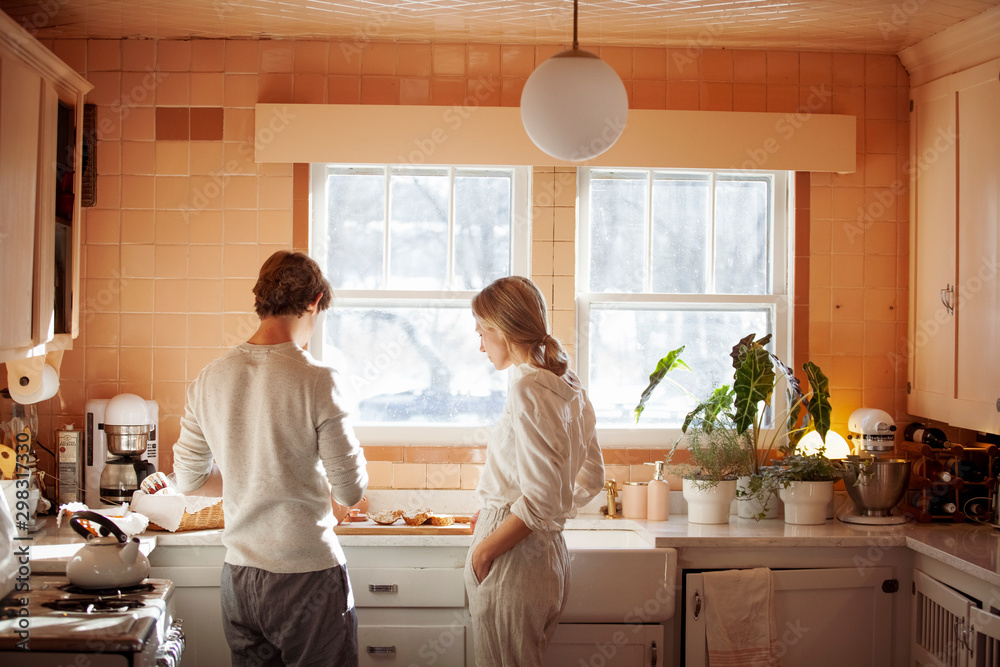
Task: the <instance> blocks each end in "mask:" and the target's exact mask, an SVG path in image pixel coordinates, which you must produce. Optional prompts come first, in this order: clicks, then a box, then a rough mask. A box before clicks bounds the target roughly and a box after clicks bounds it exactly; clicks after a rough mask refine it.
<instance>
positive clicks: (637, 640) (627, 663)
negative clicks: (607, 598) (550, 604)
mask: <svg viewBox="0 0 1000 667" xmlns="http://www.w3.org/2000/svg"><path fill="white" fill-rule="evenodd" d="M619 620H620V619H619ZM665 655H666V653H665V651H664V646H663V626H662V625H659V624H637V625H624V624H622V623H560V624H559V626H558V627H557V628H556V632H555V634H554V635H553V636H552V640H551V641H550V642H549V647H548V649H547V650H546V651H545V657H544V658H543V660H542V666H543V667H566V666H567V665H574V666H575V665H583V666H585V667H589V666H590V665H601V666H602V667H655V665H662V664H669V663H664V656H665Z"/></svg>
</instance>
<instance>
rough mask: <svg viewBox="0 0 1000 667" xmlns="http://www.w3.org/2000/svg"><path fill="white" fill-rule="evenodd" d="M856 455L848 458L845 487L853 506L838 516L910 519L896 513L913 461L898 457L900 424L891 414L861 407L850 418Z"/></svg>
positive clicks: (872, 521) (876, 521)
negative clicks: (897, 432) (897, 423)
mask: <svg viewBox="0 0 1000 667" xmlns="http://www.w3.org/2000/svg"><path fill="white" fill-rule="evenodd" d="M847 429H848V431H850V435H849V436H848V437H849V438H850V439H851V440H852V441H853V442H854V445H855V454H854V455H852V456H849V457H847V460H846V461H844V486H845V488H846V489H847V495H848V496H849V497H850V499H851V501H852V502H853V507H849V508H847V509H846V510H845V511H843V512H841V514H839V515H838V517H837V518H838V519H840V520H841V521H845V522H847V523H860V524H865V525H876V526H878V525H893V524H900V523H905V522H906V521H907V518H906V517H905V516H903V515H900V514H899V513H896V512H894V510H895V507H896V505H898V504H899V501H900V500H902V498H903V494H904V493H905V492H906V487H907V485H908V484H909V481H910V465H911V463H910V461H908V460H906V459H898V458H895V456H894V452H895V447H896V424H895V422H894V421H893V419H892V417H891V416H890V415H889V413H887V412H885V411H883V410H878V409H875V408H859V409H857V410H855V411H854V412H852V413H851V416H850V417H849V418H848V420H847Z"/></svg>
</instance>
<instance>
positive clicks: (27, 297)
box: [0, 12, 92, 361]
mask: <svg viewBox="0 0 1000 667" xmlns="http://www.w3.org/2000/svg"><path fill="white" fill-rule="evenodd" d="M91 88H92V86H91V85H90V84H89V83H88V82H87V81H86V80H84V79H83V78H82V77H81V76H80V75H79V74H77V73H76V72H74V71H73V70H72V69H71V68H70V67H69V66H67V65H66V64H65V63H63V62H62V61H61V60H59V59H58V58H56V57H55V56H54V55H53V54H52V53H50V52H49V51H48V50H47V49H45V48H44V47H43V46H42V45H41V44H40V43H39V42H38V41H37V40H35V39H34V38H33V37H31V36H30V35H29V34H28V33H27V32H26V31H25V30H24V29H23V28H21V26H19V25H18V24H17V23H15V22H14V21H13V20H11V19H10V17H8V16H7V15H6V14H4V13H2V12H0V201H3V202H4V215H3V216H2V217H0V239H2V240H3V242H2V243H0V263H2V266H3V271H4V272H3V278H4V285H3V290H0V312H2V313H3V314H4V316H3V317H2V318H0V361H7V360H10V359H19V358H25V357H28V356H36V355H38V354H40V353H43V352H47V351H53V350H59V349H68V348H70V347H72V340H73V338H75V337H76V336H77V335H78V332H79V330H78V316H79V293H80V290H79V267H80V242H81V224H80V223H81V221H80V199H81V197H80V193H81V190H82V167H83V150H82V149H83V126H84V123H83V113H84V103H83V100H84V95H85V94H86V93H87V92H88V91H89V90H90V89H91ZM90 166H92V164H91V165H90Z"/></svg>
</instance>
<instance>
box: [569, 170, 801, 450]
mask: <svg viewBox="0 0 1000 667" xmlns="http://www.w3.org/2000/svg"><path fill="white" fill-rule="evenodd" d="M579 179H580V188H579V192H580V199H579V206H580V230H579V234H578V252H579V258H578V276H577V290H578V292H577V352H578V357H579V361H578V366H579V370H580V373H581V376H582V378H583V379H584V382H585V383H586V385H587V387H588V391H589V393H590V397H591V399H592V400H593V403H594V407H595V410H596V411H597V417H598V425H599V426H601V427H602V429H610V431H607V432H608V433H609V434H611V435H612V438H611V441H614V440H616V438H615V437H614V435H613V430H614V429H624V428H625V427H628V426H630V425H632V424H633V423H634V418H633V413H632V411H633V408H635V406H636V404H637V403H638V401H639V396H640V394H641V393H642V390H643V389H644V388H645V387H646V384H647V382H648V376H649V373H650V372H651V371H652V370H653V368H654V367H655V366H656V362H657V361H658V360H659V359H660V358H661V357H663V356H664V355H666V354H667V352H669V351H670V350H673V349H676V348H678V347H680V346H682V345H683V346H685V349H684V352H683V354H682V358H683V359H684V360H685V361H686V362H687V363H688V364H689V365H690V366H691V368H692V370H693V371H694V372H693V373H688V372H686V371H683V370H681V371H674V372H673V373H671V375H669V376H668V377H669V378H672V379H674V380H676V381H677V382H678V383H679V384H680V385H681V386H682V387H684V388H686V389H687V390H690V392H691V393H693V394H694V396H696V397H697V398H698V399H702V398H705V397H706V396H707V395H708V393H709V392H710V391H711V389H712V388H713V387H714V386H718V385H721V384H731V382H732V375H733V369H732V367H731V366H730V365H729V364H728V362H729V351H730V349H731V348H732V346H733V345H734V344H735V343H736V342H737V341H738V340H740V339H741V338H743V337H744V336H745V335H747V334H749V333H756V334H757V335H758V336H763V335H765V334H769V333H770V334H772V335H773V339H772V347H771V349H772V351H773V352H775V353H776V354H777V355H778V356H779V357H780V358H782V359H790V358H791V354H790V351H791V335H790V329H789V327H790V322H791V317H790V315H789V304H790V299H789V295H788V284H789V281H788V275H787V274H788V271H789V267H790V264H789V262H788V256H789V254H790V250H789V245H790V244H789V235H788V224H787V218H788V215H787V210H788V209H789V201H788V187H787V183H788V179H789V175H788V173H787V172H761V171H696V170H683V171H680V170H645V169H596V168H595V169H580V172H579ZM779 399H780V397H779ZM694 405H696V402H695V399H694V398H693V397H692V396H690V395H688V394H687V393H686V392H685V391H683V390H682V389H681V388H679V387H678V386H676V385H673V384H672V383H671V382H669V381H667V382H664V383H661V384H660V386H659V387H658V388H657V390H656V392H655V393H654V394H653V397H652V399H651V400H650V401H649V402H648V403H647V405H646V409H645V411H644V412H643V415H642V419H641V421H640V422H639V426H640V427H645V428H643V429H642V430H643V431H646V432H647V433H646V439H648V444H653V443H657V444H662V443H663V442H664V440H663V438H662V429H679V428H680V426H681V424H682V423H683V420H684V416H685V415H686V414H687V413H688V411H690V410H691V408H692V407H693V406H694ZM627 432H628V434H629V435H628V436H624V433H625V431H622V434H621V437H622V438H625V437H627V439H628V441H629V442H631V443H635V444H640V442H639V441H641V440H643V436H642V435H641V433H640V434H638V435H637V432H636V430H635V429H629V430H628V431H627ZM637 437H638V438H639V440H637V439H636V438H637Z"/></svg>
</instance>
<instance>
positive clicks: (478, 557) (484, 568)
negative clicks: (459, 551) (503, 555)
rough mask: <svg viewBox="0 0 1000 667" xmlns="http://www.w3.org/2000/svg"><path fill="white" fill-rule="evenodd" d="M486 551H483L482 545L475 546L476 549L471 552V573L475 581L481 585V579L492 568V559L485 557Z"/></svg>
mask: <svg viewBox="0 0 1000 667" xmlns="http://www.w3.org/2000/svg"><path fill="white" fill-rule="evenodd" d="M485 552H486V550H485V549H483V545H482V543H480V544H477V545H476V548H475V549H473V550H472V559H471V561H472V572H473V573H474V574H475V575H476V581H477V582H478V583H480V584H481V583H483V579H485V578H486V575H488V574H489V573H490V569H491V568H492V567H493V559H492V558H490V557H489V556H487V555H486V553H485Z"/></svg>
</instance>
